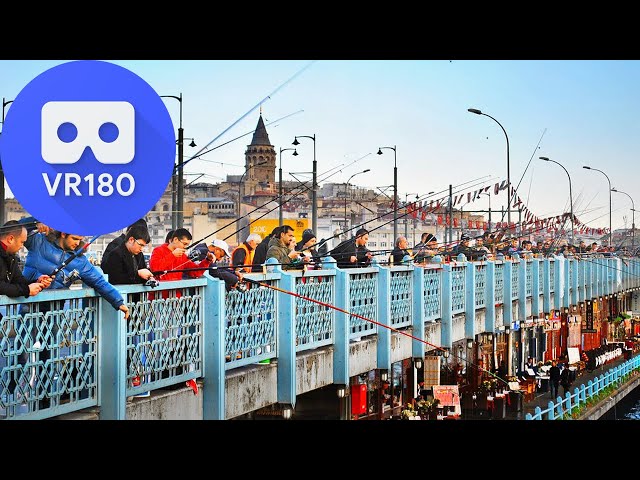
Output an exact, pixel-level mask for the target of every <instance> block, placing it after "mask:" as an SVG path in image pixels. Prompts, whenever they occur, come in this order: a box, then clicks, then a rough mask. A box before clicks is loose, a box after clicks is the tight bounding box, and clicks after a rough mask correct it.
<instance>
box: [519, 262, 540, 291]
mask: <svg viewBox="0 0 640 480" xmlns="http://www.w3.org/2000/svg"><path fill="white" fill-rule="evenodd" d="M525 263H526V271H525V277H523V278H526V289H525V295H526V296H527V297H530V296H531V295H532V292H533V283H534V282H533V279H534V278H535V279H536V282H537V281H538V277H537V276H536V277H534V276H533V268H532V267H531V265H532V264H533V260H526V262H525Z"/></svg>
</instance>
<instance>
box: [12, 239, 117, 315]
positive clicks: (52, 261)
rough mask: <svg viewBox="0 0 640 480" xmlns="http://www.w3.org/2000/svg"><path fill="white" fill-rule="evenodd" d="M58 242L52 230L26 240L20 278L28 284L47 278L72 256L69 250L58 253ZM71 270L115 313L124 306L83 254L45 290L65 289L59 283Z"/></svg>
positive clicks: (62, 284)
mask: <svg viewBox="0 0 640 480" xmlns="http://www.w3.org/2000/svg"><path fill="white" fill-rule="evenodd" d="M59 239H60V232H57V231H55V230H54V231H51V232H49V233H48V234H47V235H44V234H42V233H35V234H33V235H31V236H29V237H27V241H26V242H25V243H24V246H25V247H26V248H27V250H29V253H28V254H27V260H26V262H25V266H24V271H23V275H24V277H25V278H26V279H27V280H28V281H29V282H35V281H36V280H37V279H38V278H39V277H40V276H41V275H49V274H51V272H53V271H54V270H55V268H56V267H59V266H60V265H61V264H62V262H64V261H65V260H67V259H68V258H69V256H70V255H71V254H72V253H73V252H71V251H69V250H62V248H61V247H60V245H59V244H58V240H59ZM85 244H86V242H81V243H80V245H79V246H78V249H79V250H80V249H82V247H83V246H84V245H85ZM73 270H77V271H78V273H79V275H80V279H81V280H82V281H83V282H84V283H85V284H86V285H87V286H89V287H91V288H93V289H95V291H96V292H98V293H99V294H100V295H101V296H102V297H104V299H105V300H106V301H107V302H109V303H110V304H111V306H113V308H115V309H116V310H117V309H118V308H120V305H122V304H123V303H124V299H123V298H122V295H120V292H118V290H116V289H115V287H114V286H113V285H111V284H110V283H109V282H107V280H105V278H104V276H103V275H102V272H101V271H100V270H98V269H96V268H95V267H94V266H93V265H91V262H89V259H88V258H87V257H86V256H84V255H83V254H79V255H78V256H76V257H75V258H74V259H73V260H71V262H69V264H68V265H67V266H66V267H65V268H64V269H63V270H62V271H61V272H59V273H58V275H56V276H55V278H54V279H53V282H52V283H51V286H50V287H49V289H51V290H58V289H61V288H68V286H67V285H65V284H64V283H63V282H64V278H65V277H67V276H69V275H71V272H72V271H73Z"/></svg>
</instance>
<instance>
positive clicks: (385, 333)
mask: <svg viewBox="0 0 640 480" xmlns="http://www.w3.org/2000/svg"><path fill="white" fill-rule="evenodd" d="M376 268H377V269H378V276H377V278H378V292H380V293H381V294H380V295H378V323H380V324H381V325H385V326H387V327H390V326H391V295H390V293H391V269H390V268H384V267H380V266H377V267H376ZM383 292H386V293H385V294H383ZM377 366H378V368H382V369H386V370H389V369H390V368H391V330H389V329H388V328H384V327H382V328H378V345H377Z"/></svg>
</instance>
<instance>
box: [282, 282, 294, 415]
mask: <svg viewBox="0 0 640 480" xmlns="http://www.w3.org/2000/svg"><path fill="white" fill-rule="evenodd" d="M280 288H281V289H282V290H285V291H287V292H293V291H295V288H296V278H295V277H294V276H293V275H288V274H287V273H286V272H282V278H281V279H280ZM278 307H279V308H278V317H277V319H278V320H277V338H278V366H277V368H278V393H277V398H278V402H279V403H283V404H291V406H292V407H293V408H295V406H296V396H297V391H296V318H295V312H296V298H295V297H294V296H293V295H289V294H288V293H284V292H278Z"/></svg>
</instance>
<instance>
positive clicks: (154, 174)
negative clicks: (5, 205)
mask: <svg viewBox="0 0 640 480" xmlns="http://www.w3.org/2000/svg"><path fill="white" fill-rule="evenodd" d="M174 132H175V130H174V128H173V123H172V122H171V117H170V116H169V112H168V111H167V108H166V106H165V104H164V102H163V101H162V99H161V98H160V96H159V95H158V94H157V93H156V92H155V91H154V90H153V88H151V87H150V86H149V84H148V83H147V82H145V81H144V80H143V79H141V78H140V77H139V76H137V75H135V74H134V73H132V72H131V71H129V70H127V69H126V68H123V67H120V66H118V65H114V64H112V63H108V62H101V61H77V62H69V63H65V64H62V65H59V66H57V67H54V68H51V69H49V70H47V71H46V72H44V73H42V74H40V75H38V76H37V77H36V78H35V79H33V80H32V81H31V82H30V83H29V84H28V85H27V86H26V87H25V88H24V89H23V90H22V91H21V92H20V94H19V95H18V96H17V97H16V99H15V100H14V102H13V105H12V106H11V108H10V109H9V110H8V113H7V116H6V119H5V124H4V125H3V131H2V136H1V137H0V142H1V143H0V149H1V150H0V158H2V167H3V168H4V174H5V178H6V179H7V183H8V184H9V187H10V188H11V191H12V192H13V193H14V195H15V197H16V199H17V200H18V202H20V204H21V205H22V206H23V207H24V209H25V210H26V211H27V212H28V213H29V214H30V215H33V216H34V217H35V218H37V219H38V220H39V221H41V222H42V223H44V224H46V225H48V226H50V227H52V228H55V229H56V230H60V231H62V232H65V233H70V234H74V235H102V234H105V233H110V232H115V231H117V230H120V229H122V228H125V227H127V226H129V225H131V224H132V223H134V222H135V221H136V220H138V219H139V218H142V217H144V216H145V215H146V214H147V212H149V211H150V210H151V209H152V208H153V207H154V205H155V204H156V203H157V202H158V200H159V199H160V197H161V196H162V194H163V193H164V191H165V189H166V188H167V185H168V183H169V181H170V180H171V175H172V173H173V166H174V161H175V155H176V138H175V133H174Z"/></svg>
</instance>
